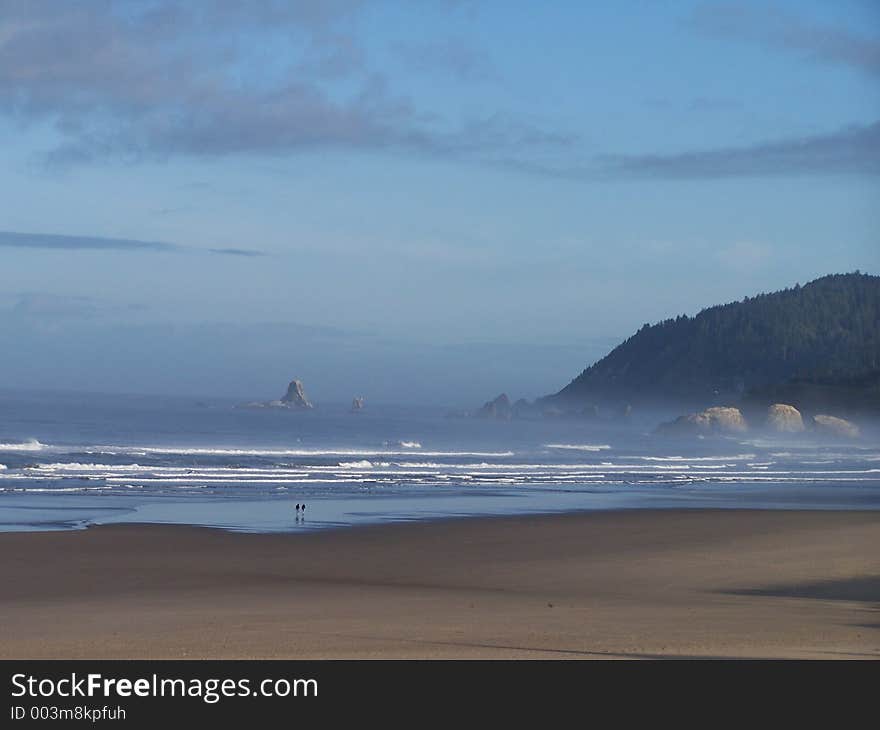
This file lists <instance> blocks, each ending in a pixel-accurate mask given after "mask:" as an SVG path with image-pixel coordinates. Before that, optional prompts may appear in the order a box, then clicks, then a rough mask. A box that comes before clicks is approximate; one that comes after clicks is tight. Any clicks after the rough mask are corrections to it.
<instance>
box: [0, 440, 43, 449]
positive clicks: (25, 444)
mask: <svg viewBox="0 0 880 730" xmlns="http://www.w3.org/2000/svg"><path fill="white" fill-rule="evenodd" d="M45 448H46V444H41V443H40V442H39V441H37V440H36V439H28V440H27V441H12V442H2V443H0V451H42V450H43V449H45Z"/></svg>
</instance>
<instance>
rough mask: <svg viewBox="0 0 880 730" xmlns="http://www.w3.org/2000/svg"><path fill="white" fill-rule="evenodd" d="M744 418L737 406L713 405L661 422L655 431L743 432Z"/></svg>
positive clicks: (696, 432) (691, 432)
mask: <svg viewBox="0 0 880 730" xmlns="http://www.w3.org/2000/svg"><path fill="white" fill-rule="evenodd" d="M748 428H749V427H748V425H747V424H746V420H745V419H744V418H743V415H742V413H740V410H739V408H732V407H725V406H714V407H713V408H707V409H706V410H705V411H700V412H699V413H691V414H689V415H687V416H679V417H678V418H676V419H675V420H674V421H671V422H669V423H663V424H661V425H660V426H659V427H658V429H657V432H658V433H663V434H669V435H679V434H682V435H683V434H705V433H743V432H745V431H748Z"/></svg>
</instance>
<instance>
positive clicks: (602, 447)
mask: <svg viewBox="0 0 880 730" xmlns="http://www.w3.org/2000/svg"><path fill="white" fill-rule="evenodd" d="M544 448H545V449H567V450H569V451H608V450H609V449H610V448H611V447H610V446H609V445H608V444H544Z"/></svg>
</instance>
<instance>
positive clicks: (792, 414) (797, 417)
mask: <svg viewBox="0 0 880 730" xmlns="http://www.w3.org/2000/svg"><path fill="white" fill-rule="evenodd" d="M767 428H769V429H770V430H772V431H776V432H777V433H800V432H801V431H803V430H804V419H803V417H802V416H801V412H800V411H799V410H798V409H797V408H795V407H794V406H789V405H786V404H785V403H774V404H773V405H772V406H770V407H769V408H768V409H767Z"/></svg>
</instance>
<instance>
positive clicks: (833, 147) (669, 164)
mask: <svg viewBox="0 0 880 730" xmlns="http://www.w3.org/2000/svg"><path fill="white" fill-rule="evenodd" d="M601 163H602V171H603V172H604V173H606V174H611V175H618V176H641V177H668V178H682V177H690V178H706V177H735V176H764V175H829V174H834V175H836V174H857V175H877V174H880V121H877V122H874V123H873V124H869V125H866V126H861V125H853V126H850V127H847V128H845V129H841V130H838V131H835V132H832V133H830V134H820V135H814V136H810V137H794V138H789V139H782V140H776V141H770V142H763V143H760V144H755V145H750V146H745V147H723V148H715V149H707V150H698V151H693V152H682V153H679V154H670V155H619V156H608V157H605V158H603V159H602V160H601Z"/></svg>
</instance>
